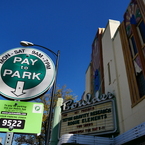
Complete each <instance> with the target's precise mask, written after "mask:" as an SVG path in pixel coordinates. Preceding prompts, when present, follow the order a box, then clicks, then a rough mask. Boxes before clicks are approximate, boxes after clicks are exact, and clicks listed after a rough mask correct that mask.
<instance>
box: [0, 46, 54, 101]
mask: <svg viewBox="0 0 145 145" xmlns="http://www.w3.org/2000/svg"><path fill="white" fill-rule="evenodd" d="M54 79H55V66H54V63H53V61H52V60H51V58H50V57H49V56H47V55H46V54H45V53H43V52H42V51H40V50H37V49H32V48H15V49H11V50H9V51H7V52H5V53H4V54H2V55H0V86H1V87H0V95H2V96H4V97H7V98H10V99H14V100H28V99H33V98H36V97H39V96H40V95H42V94H44V93H45V92H46V91H48V90H49V89H50V88H51V86H52V85H53V82H54Z"/></svg>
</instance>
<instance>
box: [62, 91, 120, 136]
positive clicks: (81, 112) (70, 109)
mask: <svg viewBox="0 0 145 145" xmlns="http://www.w3.org/2000/svg"><path fill="white" fill-rule="evenodd" d="M62 110H63V111H62V120H61V132H60V136H61V135H63V134H86V135H103V134H105V135H106V134H110V133H116V132H117V120H116V109H115V99H114V97H113V95H112V94H111V93H108V94H107V95H105V94H103V95H101V96H99V94H98V93H96V96H95V97H94V98H91V95H90V94H87V96H86V100H81V101H79V102H75V103H74V102H73V100H68V101H66V102H64V103H63V106H62Z"/></svg>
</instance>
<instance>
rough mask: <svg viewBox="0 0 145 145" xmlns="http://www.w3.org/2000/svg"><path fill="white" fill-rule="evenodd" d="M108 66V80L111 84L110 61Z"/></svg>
mask: <svg viewBox="0 0 145 145" xmlns="http://www.w3.org/2000/svg"><path fill="white" fill-rule="evenodd" d="M107 68H108V82H109V85H110V84H111V71H110V63H108V64H107Z"/></svg>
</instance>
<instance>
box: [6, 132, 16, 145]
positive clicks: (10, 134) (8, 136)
mask: <svg viewBox="0 0 145 145" xmlns="http://www.w3.org/2000/svg"><path fill="white" fill-rule="evenodd" d="M13 135H14V133H13V132H7V134H6V139H5V144H4V145H12V141H13Z"/></svg>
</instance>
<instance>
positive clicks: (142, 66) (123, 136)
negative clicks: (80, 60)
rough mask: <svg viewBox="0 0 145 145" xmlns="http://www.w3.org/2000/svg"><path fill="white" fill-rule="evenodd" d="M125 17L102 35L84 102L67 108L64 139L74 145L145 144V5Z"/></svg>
mask: <svg viewBox="0 0 145 145" xmlns="http://www.w3.org/2000/svg"><path fill="white" fill-rule="evenodd" d="M123 16H124V20H123V21H122V22H119V21H116V20H109V21H108V23H107V26H106V28H99V29H98V31H97V33H96V36H95V38H94V40H93V44H92V54H91V62H90V64H89V67H88V68H87V71H86V89H85V93H84V95H83V98H82V100H81V101H79V102H78V103H70V102H68V103H69V105H68V104H65V105H66V111H65V110H64V113H63V112H62V116H63V119H62V124H63V123H66V124H65V125H64V126H67V127H68V130H67V129H66V132H65V131H64V134H65V133H66V136H67V135H68V136H69V138H73V137H74V138H75V139H74V138H73V139H74V140H75V142H76V143H74V144H77V143H80V142H79V141H82V142H81V143H80V144H83V143H84V144H88V145H91V144H92V145H93V144H94V145H95V144H106V145H107V143H108V144H112V145H120V144H126V145H141V144H145V115H144V114H145V113H144V112H145V0H132V1H131V2H130V4H129V6H128V8H127V10H126V11H125V13H124V14H123ZM108 92H109V93H108ZM108 94H109V95H110V94H112V95H111V97H110V96H109V95H108ZM112 96H113V97H112ZM110 100H111V101H112V103H111V101H110ZM109 101H110V102H109ZM109 103H110V104H109ZM67 105H68V106H67ZM87 106H88V107H87ZM68 108H69V109H68ZM71 110H72V111H71ZM83 110H84V112H85V114H86V116H85V114H84V112H83ZM82 112H83V114H82ZM69 114H71V115H70V116H69ZM69 127H71V130H72V131H71V132H70V131H69ZM78 134H79V135H78ZM61 135H63V134H61ZM90 136H91V137H92V136H93V137H94V138H91V137H90ZM63 137H64V138H65V135H64V136H62V137H61V139H63ZM84 138H86V140H85V139H84ZM73 139H72V140H73ZM83 139H84V142H83ZM87 139H88V142H87ZM97 139H98V140H99V141H98V142H97ZM109 139H110V141H109ZM70 140H71V139H70ZM91 141H92V142H91ZM93 142H94V143H93ZM67 143H69V141H68V142H67ZM70 143H71V141H70Z"/></svg>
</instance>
